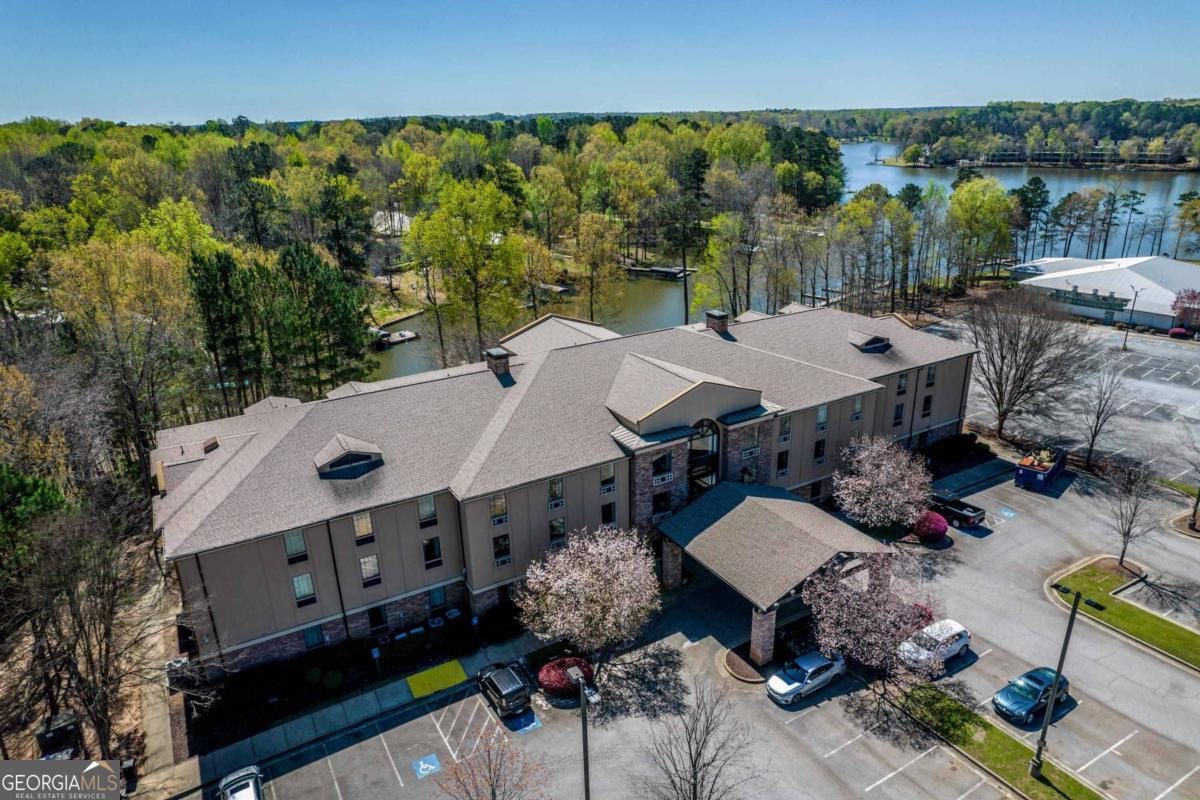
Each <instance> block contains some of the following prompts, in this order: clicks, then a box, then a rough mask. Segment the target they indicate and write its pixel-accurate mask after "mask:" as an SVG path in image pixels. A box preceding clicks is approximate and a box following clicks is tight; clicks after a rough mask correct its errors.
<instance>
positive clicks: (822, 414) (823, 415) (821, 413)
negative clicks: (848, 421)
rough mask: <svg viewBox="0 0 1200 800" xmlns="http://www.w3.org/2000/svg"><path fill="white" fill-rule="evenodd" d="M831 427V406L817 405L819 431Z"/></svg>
mask: <svg viewBox="0 0 1200 800" xmlns="http://www.w3.org/2000/svg"><path fill="white" fill-rule="evenodd" d="M828 427H829V406H827V405H825V406H817V432H818V433H819V432H820V431H823V430H825V429H826V428H828Z"/></svg>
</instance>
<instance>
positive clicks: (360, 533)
mask: <svg viewBox="0 0 1200 800" xmlns="http://www.w3.org/2000/svg"><path fill="white" fill-rule="evenodd" d="M373 541H375V526H374V525H372V524H371V512H370V511H361V512H359V513H357V514H355V515H354V543H355V544H370V543H371V542H373Z"/></svg>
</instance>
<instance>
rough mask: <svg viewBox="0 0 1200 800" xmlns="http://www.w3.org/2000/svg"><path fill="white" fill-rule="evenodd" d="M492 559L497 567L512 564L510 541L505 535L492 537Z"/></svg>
mask: <svg viewBox="0 0 1200 800" xmlns="http://www.w3.org/2000/svg"><path fill="white" fill-rule="evenodd" d="M492 557H493V558H495V559H496V566H497V567H503V566H504V565H505V564H511V563H512V540H511V539H509V536H508V534H507V533H504V534H501V535H500V536H493V537H492Z"/></svg>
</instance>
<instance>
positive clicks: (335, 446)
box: [313, 433, 383, 480]
mask: <svg viewBox="0 0 1200 800" xmlns="http://www.w3.org/2000/svg"><path fill="white" fill-rule="evenodd" d="M313 464H315V465H316V467H317V474H318V475H319V476H321V478H326V479H331V480H334V479H337V480H353V479H354V478H360V477H362V476H363V475H366V474H367V473H368V472H370V471H371V470H373V469H375V468H376V467H380V466H383V451H381V450H380V449H379V446H378V445H376V444H372V443H371V442H364V441H363V440H362V439H355V438H354V437H353V436H347V435H345V434H344V433H339V434H337V435H336V436H334V437H333V438H332V439H330V440H329V443H328V444H326V445H325V446H324V447H322V448H321V451H320V452H319V453H317V454H316V456H314V457H313Z"/></svg>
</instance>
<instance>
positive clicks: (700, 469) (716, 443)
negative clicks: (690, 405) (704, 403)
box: [687, 419, 753, 499]
mask: <svg viewBox="0 0 1200 800" xmlns="http://www.w3.org/2000/svg"><path fill="white" fill-rule="evenodd" d="M692 428H693V429H695V431H696V432H695V433H693V434H692V436H691V438H690V439H688V455H687V487H688V498H689V499H695V498H697V497H699V496H700V495H702V494H704V493H705V492H707V491H708V490H709V489H711V488H712V487H714V486H716V485H717V481H718V480H719V479H720V475H721V434H720V431H719V429H718V428H717V423H715V422H713V421H712V420H711V419H702V420H700V421H699V422H696V423H695V424H693V425H692ZM750 449H753V448H750Z"/></svg>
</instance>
